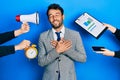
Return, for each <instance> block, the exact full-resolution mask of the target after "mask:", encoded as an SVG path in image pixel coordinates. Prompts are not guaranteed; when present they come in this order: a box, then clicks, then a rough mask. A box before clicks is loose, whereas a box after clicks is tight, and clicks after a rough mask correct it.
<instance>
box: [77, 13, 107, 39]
mask: <svg viewBox="0 0 120 80" xmlns="http://www.w3.org/2000/svg"><path fill="white" fill-rule="evenodd" d="M75 22H76V23H77V24H78V25H79V26H81V27H82V28H84V29H85V30H86V31H88V32H89V33H90V34H92V35H93V36H94V37H95V38H99V37H100V35H101V34H102V33H103V32H104V31H105V30H106V29H107V27H105V26H104V25H103V24H102V23H101V22H99V21H98V20H96V19H95V18H94V17H92V16H91V15H89V14H88V13H84V14H82V15H81V16H80V17H79V18H78V19H77V20H76V21H75Z"/></svg>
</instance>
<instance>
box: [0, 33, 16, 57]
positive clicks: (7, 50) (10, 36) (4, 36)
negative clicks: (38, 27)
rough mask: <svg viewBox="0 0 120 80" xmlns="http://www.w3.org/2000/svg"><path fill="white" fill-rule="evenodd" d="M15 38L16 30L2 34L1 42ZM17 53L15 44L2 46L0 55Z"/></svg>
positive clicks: (0, 36) (0, 35)
mask: <svg viewBox="0 0 120 80" xmlns="http://www.w3.org/2000/svg"><path fill="white" fill-rule="evenodd" d="M13 38H15V36H14V31H10V32H6V33H2V34H0V44H2V43H4V42H6V41H9V40H11V39H13ZM12 53H15V49H14V45H10V46H0V57H2V56H5V55H8V54H12Z"/></svg>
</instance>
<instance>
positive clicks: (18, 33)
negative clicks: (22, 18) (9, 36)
mask: <svg viewBox="0 0 120 80" xmlns="http://www.w3.org/2000/svg"><path fill="white" fill-rule="evenodd" d="M21 34H23V32H22V30H21V29H18V30H16V31H15V32H14V35H15V36H19V35H21Z"/></svg>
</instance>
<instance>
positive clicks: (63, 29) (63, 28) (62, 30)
mask: <svg viewBox="0 0 120 80" xmlns="http://www.w3.org/2000/svg"><path fill="white" fill-rule="evenodd" d="M52 31H53V33H55V32H56V30H55V29H54V28H52ZM60 31H61V33H62V34H65V27H64V26H63V27H62V29H61V30H60Z"/></svg>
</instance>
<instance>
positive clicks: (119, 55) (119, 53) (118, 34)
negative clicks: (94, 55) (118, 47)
mask: <svg viewBox="0 0 120 80" xmlns="http://www.w3.org/2000/svg"><path fill="white" fill-rule="evenodd" d="M114 35H115V36H116V38H117V39H118V40H119V41H120V29H117V30H116V32H115V33H114ZM114 57H117V58H120V51H115V56H114Z"/></svg>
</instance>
